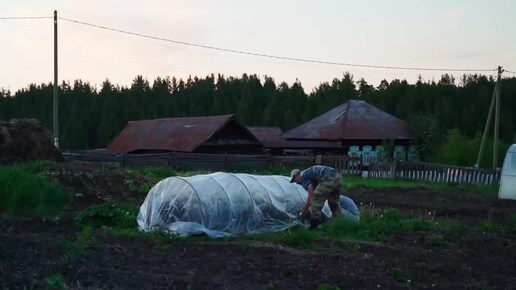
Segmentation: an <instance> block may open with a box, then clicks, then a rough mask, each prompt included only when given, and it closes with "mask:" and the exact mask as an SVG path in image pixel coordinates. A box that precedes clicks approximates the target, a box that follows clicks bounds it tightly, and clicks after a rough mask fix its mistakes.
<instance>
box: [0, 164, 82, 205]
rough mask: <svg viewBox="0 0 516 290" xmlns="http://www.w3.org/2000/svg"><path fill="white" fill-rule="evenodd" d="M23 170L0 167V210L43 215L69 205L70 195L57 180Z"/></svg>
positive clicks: (20, 168) (32, 171) (33, 169)
mask: <svg viewBox="0 0 516 290" xmlns="http://www.w3.org/2000/svg"><path fill="white" fill-rule="evenodd" d="M34 171H36V169H35V168H32V170H24V167H17V166H16V167H0V211H6V212H8V213H14V214H18V213H24V214H36V215H46V214H51V213H53V212H54V211H56V210H57V209H59V208H62V207H63V206H65V205H67V204H69V203H70V202H71V200H72V194H71V193H70V192H67V191H65V190H63V189H62V188H61V186H60V185H59V184H58V183H57V181H54V180H51V179H49V178H47V177H45V176H42V175H38V174H36V173H34Z"/></svg>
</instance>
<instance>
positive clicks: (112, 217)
mask: <svg viewBox="0 0 516 290" xmlns="http://www.w3.org/2000/svg"><path fill="white" fill-rule="evenodd" d="M138 210H139V208H138V206H137V205H135V204H132V203H120V202H117V201H109V202H105V203H102V204H95V205H91V206H89V207H88V208H86V209H84V210H83V211H81V212H79V213H77V215H76V216H75V219H74V221H75V223H76V224H78V225H79V226H82V227H93V228H102V227H114V228H121V229H127V228H134V227H136V216H137V215H138Z"/></svg>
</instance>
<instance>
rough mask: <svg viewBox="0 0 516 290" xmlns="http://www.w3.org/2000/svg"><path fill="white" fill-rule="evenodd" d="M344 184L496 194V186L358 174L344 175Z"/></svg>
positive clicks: (348, 185) (349, 185)
mask: <svg viewBox="0 0 516 290" xmlns="http://www.w3.org/2000/svg"><path fill="white" fill-rule="evenodd" d="M344 185H345V186H346V187H348V188H353V187H358V186H365V187H374V188H385V187H424V188H429V189H436V190H448V191H460V192H481V193H487V194H489V195H497V194H498V187H497V186H483V185H474V184H457V183H438V182H428V181H413V180H401V179H375V178H362V177H358V176H346V177H344Z"/></svg>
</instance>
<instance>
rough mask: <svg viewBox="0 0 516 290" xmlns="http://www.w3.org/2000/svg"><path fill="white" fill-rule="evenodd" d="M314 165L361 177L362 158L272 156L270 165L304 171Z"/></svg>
mask: <svg viewBox="0 0 516 290" xmlns="http://www.w3.org/2000/svg"><path fill="white" fill-rule="evenodd" d="M314 164H320V165H326V166H331V167H333V168H336V169H338V170H340V171H341V172H342V174H344V175H361V174H362V158H360V157H349V156H345V155H315V156H270V157H269V165H270V166H274V167H280V168H284V169H294V168H299V169H301V170H302V169H304V168H307V167H310V166H312V165H314Z"/></svg>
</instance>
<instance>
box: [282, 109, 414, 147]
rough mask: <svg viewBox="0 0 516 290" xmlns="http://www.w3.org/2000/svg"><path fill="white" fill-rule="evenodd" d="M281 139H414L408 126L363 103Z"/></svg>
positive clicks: (334, 112)
mask: <svg viewBox="0 0 516 290" xmlns="http://www.w3.org/2000/svg"><path fill="white" fill-rule="evenodd" d="M281 138H286V139H310V140H357V139H359V140H370V139H373V140H382V139H397V140H400V139H410V131H409V127H408V125H407V124H406V123H405V122H404V121H402V120H400V119H398V118H396V117H394V116H392V115H390V114H388V113H386V112H384V111H382V110H380V109H378V108H376V107H374V106H372V105H370V104H368V103H366V102H365V101H361V100H349V101H347V102H346V103H344V104H342V105H340V106H338V107H336V108H334V109H332V110H330V111H328V112H326V113H324V114H322V115H320V116H319V117H316V118H314V119H312V120H310V121H308V122H306V123H305V124H303V125H301V126H299V127H297V128H294V129H292V130H290V131H288V132H286V133H284V134H283V135H282V136H281Z"/></svg>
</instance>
